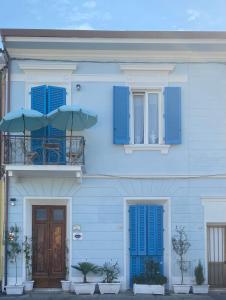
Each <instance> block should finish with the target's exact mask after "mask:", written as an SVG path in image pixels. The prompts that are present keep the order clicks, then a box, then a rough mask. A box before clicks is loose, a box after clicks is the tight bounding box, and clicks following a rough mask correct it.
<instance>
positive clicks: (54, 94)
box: [48, 86, 66, 164]
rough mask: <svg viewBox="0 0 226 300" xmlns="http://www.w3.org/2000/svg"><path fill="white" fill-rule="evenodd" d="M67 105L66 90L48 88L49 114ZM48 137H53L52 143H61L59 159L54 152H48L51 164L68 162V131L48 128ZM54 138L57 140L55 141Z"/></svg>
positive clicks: (53, 87)
mask: <svg viewBox="0 0 226 300" xmlns="http://www.w3.org/2000/svg"><path fill="white" fill-rule="evenodd" d="M64 104H66V89H65V88H62V87H56V86H48V113H50V112H51V111H53V110H55V109H57V108H58V107H59V106H61V105H64ZM48 136H49V137H51V139H50V142H52V143H53V142H56V143H60V154H59V157H58V155H57V153H55V152H54V151H51V150H50V151H49V152H48V162H49V163H61V164H65V162H66V141H65V138H64V139H62V137H65V136H66V131H64V130H59V129H56V128H53V127H52V126H48ZM53 138H56V140H55V139H53Z"/></svg>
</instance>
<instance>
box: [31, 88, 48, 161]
mask: <svg viewBox="0 0 226 300" xmlns="http://www.w3.org/2000/svg"><path fill="white" fill-rule="evenodd" d="M46 91H47V86H46V85H41V86H36V87H33V88H31V109H35V110H37V111H39V112H41V113H43V114H46V113H47V93H46ZM45 136H46V128H41V129H38V130H34V131H32V132H31V137H32V140H31V149H32V151H35V152H37V153H38V157H36V158H35V159H34V163H35V164H42V163H43V148H42V140H41V139H40V138H43V137H45ZM36 138H37V139H36Z"/></svg>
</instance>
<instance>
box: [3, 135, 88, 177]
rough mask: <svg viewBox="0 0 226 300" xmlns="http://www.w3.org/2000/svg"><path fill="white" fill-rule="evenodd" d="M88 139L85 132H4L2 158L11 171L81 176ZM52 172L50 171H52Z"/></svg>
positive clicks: (15, 173)
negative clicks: (52, 134) (48, 134)
mask: <svg viewBox="0 0 226 300" xmlns="http://www.w3.org/2000/svg"><path fill="white" fill-rule="evenodd" d="M84 148H85V140H84V137H82V136H62V137H33V136H25V137H24V136H23V135H5V136H3V149H4V150H3V153H4V158H3V162H4V165H5V168H6V170H7V171H9V175H11V176H14V175H17V176H20V175H21V176H22V175H23V176H24V175H28V176H30V175H31V174H32V176H33V175H34V174H35V173H34V171H37V172H38V171H39V172H38V173H37V172H36V174H37V175H41V176H43V175H47V176H49V175H52V174H54V175H55V176H57V175H58V176H62V175H63V174H61V173H62V172H66V173H67V175H68V174H69V173H70V172H71V173H72V174H73V176H74V175H75V176H76V177H80V176H81V172H82V167H83V166H84V163H85V159H84ZM50 173H51V174H50Z"/></svg>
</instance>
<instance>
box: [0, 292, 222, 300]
mask: <svg viewBox="0 0 226 300" xmlns="http://www.w3.org/2000/svg"><path fill="white" fill-rule="evenodd" d="M0 299H1V300H14V299H18V300H72V299H78V300H105V299H106V300H130V299H132V300H152V299H153V300H226V293H216V292H215V293H210V294H208V295H192V294H189V295H173V294H172V295H166V296H153V295H136V296H134V295H133V294H132V293H130V292H127V293H122V294H119V295H99V294H94V295H93V296H88V295H80V296H77V295H75V294H71V293H63V292H50V293H46V292H32V293H30V294H25V295H22V296H5V295H0Z"/></svg>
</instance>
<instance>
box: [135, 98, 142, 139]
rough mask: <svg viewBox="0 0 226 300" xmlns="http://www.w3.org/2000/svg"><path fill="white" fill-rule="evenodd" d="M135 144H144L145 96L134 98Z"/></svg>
mask: <svg viewBox="0 0 226 300" xmlns="http://www.w3.org/2000/svg"><path fill="white" fill-rule="evenodd" d="M133 110H134V143H135V144H143V143H144V95H134V96H133Z"/></svg>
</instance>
